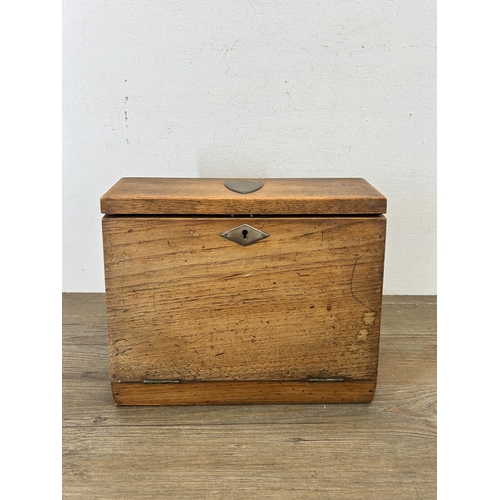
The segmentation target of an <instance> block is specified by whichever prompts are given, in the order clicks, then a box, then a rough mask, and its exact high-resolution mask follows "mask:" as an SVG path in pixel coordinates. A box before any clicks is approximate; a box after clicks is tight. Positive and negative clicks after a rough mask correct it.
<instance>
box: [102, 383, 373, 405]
mask: <svg viewBox="0 0 500 500" xmlns="http://www.w3.org/2000/svg"><path fill="white" fill-rule="evenodd" d="M376 385H377V383H376V381H373V380H370V381H356V382H199V383H197V382H188V383H183V384H180V383H179V384H137V383H135V384H134V383H132V384H130V383H118V382H114V383H112V384H111V387H112V390H113V397H114V398H115V401H116V403H117V404H126V405H190V404H191V405H192V404H196V405H214V404H224V405H228V404H232V405H234V404H271V403H272V404H286V403H288V404H291V403H293V404H297V403H350V402H353V401H355V402H358V403H369V402H370V401H371V400H372V399H373V396H374V393H375V387H376Z"/></svg>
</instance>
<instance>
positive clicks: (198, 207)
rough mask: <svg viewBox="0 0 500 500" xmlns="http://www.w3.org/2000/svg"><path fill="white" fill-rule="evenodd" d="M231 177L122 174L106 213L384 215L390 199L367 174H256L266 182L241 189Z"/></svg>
mask: <svg viewBox="0 0 500 500" xmlns="http://www.w3.org/2000/svg"><path fill="white" fill-rule="evenodd" d="M225 180H231V179H176V178H147V177H144V178H140V177H125V178H123V179H120V180H119V181H118V182H117V183H116V184H115V185H114V186H113V187H112V188H111V189H109V191H108V192H107V193H105V194H104V195H103V196H102V197H101V212H102V213H104V214H145V215H150V214H169V215H170V214H178V215H186V214H189V215H191V214H201V215H209V214H212V215H213V214H219V215H231V214H235V215H248V214H254V215H284V214H295V215H297V214H300V215H303V214H309V215H313V214H319V215H327V214H384V213H385V212H386V206H387V200H386V198H385V197H384V196H383V195H382V194H381V193H380V192H379V191H377V190H376V189H375V188H374V187H373V186H372V185H370V184H369V183H368V182H367V181H365V180H364V179H255V180H263V181H264V182H265V184H264V187H263V188H262V189H259V190H258V191H255V192H254V193H249V194H245V195H242V194H239V193H235V192H233V191H230V190H229V189H227V188H226V187H225V186H224V181H225Z"/></svg>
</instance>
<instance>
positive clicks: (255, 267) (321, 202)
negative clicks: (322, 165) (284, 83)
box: [101, 178, 386, 405]
mask: <svg viewBox="0 0 500 500" xmlns="http://www.w3.org/2000/svg"><path fill="white" fill-rule="evenodd" d="M101 211H102V212H103V213H104V214H105V216H104V217H103V219H102V228H103V244H104V265H105V280H106V303H107V322H108V342H109V362H110V378H111V387H112V392H113V396H114V399H115V402H116V403H117V404H121V405H179V404H234V403H333V402H343V403H345V402H368V401H371V400H372V399H373V396H374V393H375V387H376V383H377V366H378V347H379V334H380V313H381V301H382V283H383V270H384V250H385V229H386V219H385V217H384V215H382V214H384V213H385V211H386V199H385V197H384V196H383V195H382V194H380V193H379V192H378V191H377V190H376V189H375V188H374V187H372V186H371V185H370V184H369V183H368V182H366V181H365V180H364V179H262V180H260V181H257V180H252V181H250V180H233V181H226V180H224V179H179V178H175V179H174V178H172V179H167V178H123V179H121V180H120V181H118V182H117V183H116V184H115V185H114V186H113V187H112V188H111V189H110V190H109V191H108V192H107V193H106V194H105V195H104V196H103V197H102V198H101Z"/></svg>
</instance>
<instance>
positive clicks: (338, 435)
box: [63, 294, 436, 500]
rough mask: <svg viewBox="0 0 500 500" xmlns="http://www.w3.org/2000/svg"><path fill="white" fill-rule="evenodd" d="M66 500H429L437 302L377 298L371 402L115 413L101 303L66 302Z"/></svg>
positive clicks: (81, 298)
mask: <svg viewBox="0 0 500 500" xmlns="http://www.w3.org/2000/svg"><path fill="white" fill-rule="evenodd" d="M63 498H65V499H66V498H67V499H70V498H71V499H72V498H75V499H76V498H78V499H120V500H124V499H136V498H137V499H141V500H148V499H158V498H162V499H164V498H165V499H212V498H214V499H233V498H234V499H238V500H242V499H246V498H256V499H267V498H280V499H281V498H283V499H333V498H335V499H346V500H347V499H364V500H369V499H381V500H390V499H397V500H403V499H421V500H423V499H434V498H436V298H435V297H431V296H397V297H396V296H386V297H384V304H383V311H382V331H381V343H380V362H379V378H378V386H377V392H376V395H375V399H374V401H373V402H372V403H367V404H351V405H342V404H338V405H322V404H320V405H269V406H253V405H250V406H192V407H186V406H182V407H116V406H115V405H114V402H113V398H112V396H111V390H110V384H109V374H108V359H107V338H106V316H105V301H104V294H63Z"/></svg>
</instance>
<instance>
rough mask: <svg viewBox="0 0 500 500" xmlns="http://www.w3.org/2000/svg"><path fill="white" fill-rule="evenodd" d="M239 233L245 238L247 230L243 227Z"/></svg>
mask: <svg viewBox="0 0 500 500" xmlns="http://www.w3.org/2000/svg"><path fill="white" fill-rule="evenodd" d="M241 234H242V235H243V239H244V240H246V239H247V234H248V231H247V230H246V229H243V231H241Z"/></svg>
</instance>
